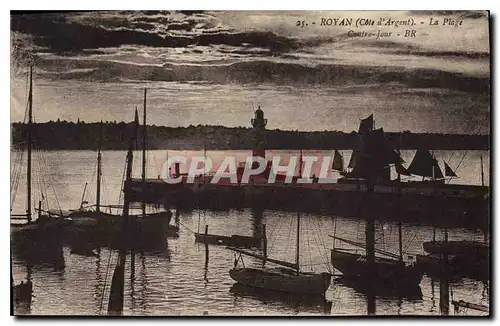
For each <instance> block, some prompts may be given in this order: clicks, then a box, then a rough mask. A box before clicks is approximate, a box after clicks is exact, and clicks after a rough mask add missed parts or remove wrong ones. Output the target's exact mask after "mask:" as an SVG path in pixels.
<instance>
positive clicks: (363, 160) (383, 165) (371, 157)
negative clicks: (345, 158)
mask: <svg viewBox="0 0 500 326" xmlns="http://www.w3.org/2000/svg"><path fill="white" fill-rule="evenodd" d="M362 138H363V141H362V148H361V151H360V152H361V153H360V155H359V157H358V158H357V161H356V166H355V167H354V169H353V171H352V172H351V176H353V177H359V178H369V177H372V178H374V177H375V178H376V177H378V176H383V175H387V170H388V168H389V165H391V164H401V163H403V159H402V158H401V157H400V156H399V154H398V153H396V151H394V149H392V148H391V147H390V146H389V144H388V142H387V139H386V137H385V133H384V130H383V129H382V128H380V129H376V130H373V131H369V132H367V133H366V134H365V135H364V136H363V137H362Z"/></svg>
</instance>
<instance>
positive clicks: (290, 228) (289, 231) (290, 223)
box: [275, 218, 300, 257]
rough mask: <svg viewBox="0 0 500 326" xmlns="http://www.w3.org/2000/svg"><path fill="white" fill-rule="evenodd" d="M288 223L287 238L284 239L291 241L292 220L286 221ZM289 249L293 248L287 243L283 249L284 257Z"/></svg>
mask: <svg viewBox="0 0 500 326" xmlns="http://www.w3.org/2000/svg"><path fill="white" fill-rule="evenodd" d="M288 222H289V225H288V236H287V237H286V238H287V239H288V240H289V241H290V239H292V236H291V235H292V230H294V224H295V223H293V218H290V219H288ZM277 238H278V237H277V236H276V238H275V239H277ZM297 245H300V244H297ZM290 247H293V246H290V245H289V243H287V246H286V248H285V257H286V255H287V254H288V252H289V251H290Z"/></svg>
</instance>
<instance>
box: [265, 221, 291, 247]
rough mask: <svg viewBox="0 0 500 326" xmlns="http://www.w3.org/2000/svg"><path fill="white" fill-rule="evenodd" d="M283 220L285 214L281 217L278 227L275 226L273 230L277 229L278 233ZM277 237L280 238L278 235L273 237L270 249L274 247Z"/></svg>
mask: <svg viewBox="0 0 500 326" xmlns="http://www.w3.org/2000/svg"><path fill="white" fill-rule="evenodd" d="M282 222H283V216H281V217H280V219H279V221H278V225H277V226H276V228H274V230H273V231H276V233H278V231H279V230H280V229H281V225H282ZM273 231H271V236H272V233H273ZM277 238H278V237H277V236H276V237H274V238H273V241H272V242H271V244H270V246H269V247H268V251H270V250H271V249H273V247H274V244H275V242H276V239H277ZM288 238H290V237H288Z"/></svg>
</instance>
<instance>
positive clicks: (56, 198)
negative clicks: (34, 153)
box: [40, 151, 62, 212]
mask: <svg viewBox="0 0 500 326" xmlns="http://www.w3.org/2000/svg"><path fill="white" fill-rule="evenodd" d="M40 156H41V158H42V163H43V164H44V165H43V167H45V171H46V173H47V175H48V176H49V181H50V184H49V187H50V188H51V189H52V192H53V193H54V198H55V200H56V204H57V209H58V210H59V211H60V212H62V210H61V204H60V202H59V198H58V197H57V192H56V189H55V187H54V179H53V178H52V176H51V174H50V173H49V168H48V164H47V161H46V160H45V156H44V155H43V153H42V151H40ZM44 182H45V181H44ZM47 203H48V199H47Z"/></svg>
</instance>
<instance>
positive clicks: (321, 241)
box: [313, 230, 333, 274]
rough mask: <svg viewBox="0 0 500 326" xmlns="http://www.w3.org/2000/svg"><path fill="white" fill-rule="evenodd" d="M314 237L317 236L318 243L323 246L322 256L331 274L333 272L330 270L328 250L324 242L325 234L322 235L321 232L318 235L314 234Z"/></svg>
mask: <svg viewBox="0 0 500 326" xmlns="http://www.w3.org/2000/svg"><path fill="white" fill-rule="evenodd" d="M313 235H314V236H316V237H317V238H318V242H319V243H320V244H321V246H322V247H323V249H324V250H323V254H322V255H321V257H322V259H323V261H324V263H325V264H326V266H327V268H328V271H329V272H332V270H331V268H330V264H329V261H328V248H327V247H326V246H325V242H324V239H323V234H322V233H321V230H320V232H319V233H318V234H314V233H313ZM318 247H319V244H318ZM332 274H333V273H332Z"/></svg>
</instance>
